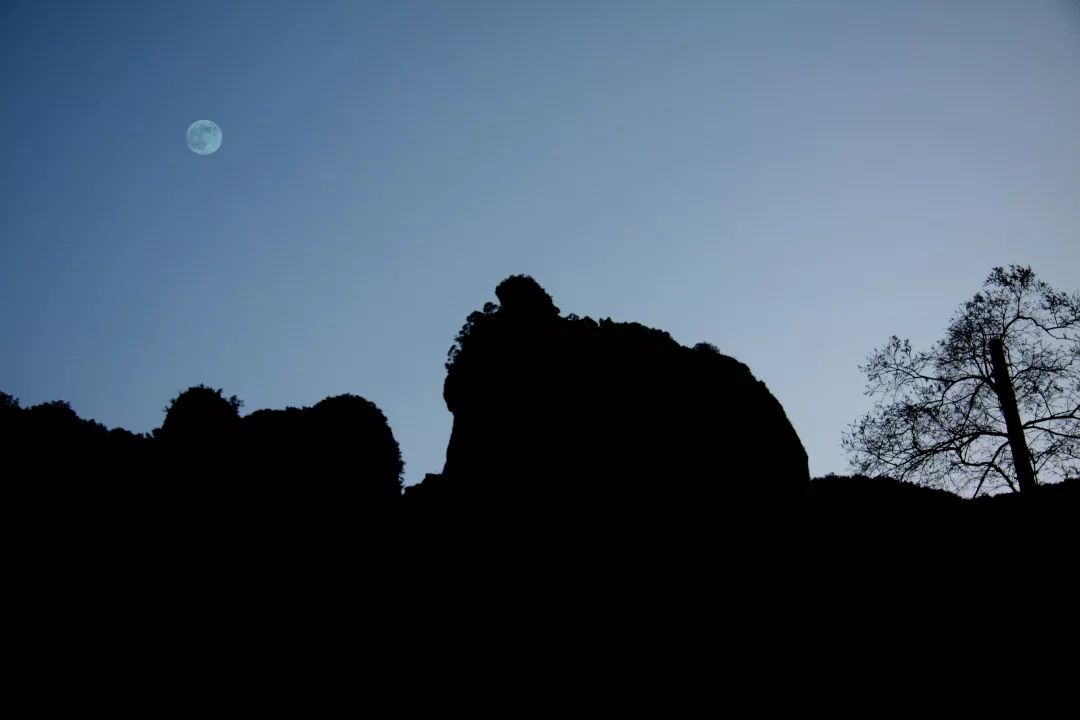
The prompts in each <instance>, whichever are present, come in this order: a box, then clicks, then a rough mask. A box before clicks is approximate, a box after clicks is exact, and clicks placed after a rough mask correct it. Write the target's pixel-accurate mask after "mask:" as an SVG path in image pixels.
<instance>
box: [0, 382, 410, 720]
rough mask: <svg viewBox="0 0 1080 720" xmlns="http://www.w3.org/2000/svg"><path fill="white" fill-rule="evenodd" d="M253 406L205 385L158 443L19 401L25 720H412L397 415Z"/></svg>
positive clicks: (56, 407) (179, 407)
mask: <svg viewBox="0 0 1080 720" xmlns="http://www.w3.org/2000/svg"><path fill="white" fill-rule="evenodd" d="M239 407H240V403H239V401H237V400H236V398H228V399H227V398H225V397H223V396H222V394H221V391H219V390H213V389H211V388H207V387H205V386H197V387H193V388H191V389H189V390H187V391H185V392H184V393H181V394H180V395H179V396H178V397H177V398H176V399H175V400H174V401H173V402H172V403H170V405H169V407H168V408H167V413H168V414H167V416H166V418H165V422H164V423H163V424H162V426H161V428H159V429H158V430H156V431H155V432H154V433H153V434H152V436H151V437H145V436H135V435H132V434H130V433H127V432H125V431H122V430H113V431H111V432H107V431H106V430H105V428H103V427H102V426H100V425H98V424H96V423H93V422H90V421H85V420H81V419H79V418H78V417H77V416H76V415H75V413H74V412H73V411H72V410H71V408H70V407H68V406H67V405H66V404H65V403H48V404H45V405H39V406H36V407H33V408H30V409H27V410H23V409H21V408H19V407H18V405H17V403H16V402H15V401H14V400H13V399H11V398H9V396H5V397H4V401H3V403H2V407H0V412H2V415H0V418H2V422H3V425H2V427H3V428H4V431H5V434H4V437H5V441H7V440H8V439H11V438H14V442H13V443H12V444H13V446H14V449H15V452H14V453H13V454H14V465H15V473H14V480H15V485H16V492H17V505H18V511H17V519H18V546H17V552H18V568H17V589H18V594H19V600H18V608H19V636H18V647H17V658H18V664H19V677H18V682H19V685H20V693H19V703H20V715H19V716H20V717H72V716H76V715H80V714H87V713H90V712H95V711H96V710H94V709H100V710H101V712H102V713H104V714H107V715H109V716H110V717H140V718H145V717H148V716H150V717H174V716H175V717H185V718H186V717H192V718H194V717H200V718H202V717H210V718H214V717H221V718H226V717H228V718H234V717H238V716H240V717H247V716H259V717H307V716H319V717H356V716H366V717H396V716H398V714H399V710H398V705H399V696H400V691H399V687H398V682H399V677H400V670H399V664H400V663H399V653H400V647H401V642H400V638H399V630H398V629H399V626H400V622H399V607H400V596H399V566H400V563H399V557H398V541H399V537H400V529H399V524H398V522H399V521H398V516H399V515H398V513H399V496H400V493H401V485H400V478H401V472H402V462H401V456H400V453H399V451H398V447H397V443H396V442H395V441H394V438H393V436H392V434H391V433H390V429H389V427H388V426H387V424H386V419H385V417H384V416H383V414H382V413H381V412H380V411H379V410H378V409H377V408H376V407H375V406H374V405H372V404H371V403H369V402H368V401H366V400H364V399H362V398H359V397H355V396H348V395H342V396H338V397H334V398H328V399H326V400H323V401H322V402H320V403H318V404H317V405H315V406H314V407H313V408H306V409H295V408H290V409H288V410H284V411H259V412H257V413H253V414H252V415H250V416H248V417H246V418H242V419H241V418H240V417H239V415H238V409H239ZM5 457H10V456H5Z"/></svg>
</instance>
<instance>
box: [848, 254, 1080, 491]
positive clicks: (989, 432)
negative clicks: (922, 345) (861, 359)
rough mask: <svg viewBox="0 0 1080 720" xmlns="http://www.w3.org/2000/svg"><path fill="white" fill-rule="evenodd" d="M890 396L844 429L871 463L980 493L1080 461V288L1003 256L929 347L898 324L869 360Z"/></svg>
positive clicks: (874, 383)
mask: <svg viewBox="0 0 1080 720" xmlns="http://www.w3.org/2000/svg"><path fill="white" fill-rule="evenodd" d="M860 369H861V370H863V371H864V372H865V373H866V377H867V392H866V394H868V395H879V396H882V401H881V402H880V403H879V404H878V405H877V406H876V407H875V408H874V409H873V410H872V411H871V412H869V413H867V414H866V415H865V416H863V417H862V418H860V419H859V420H858V421H857V422H855V423H853V424H852V425H851V426H850V428H849V429H848V431H847V432H845V434H844V437H843V446H844V448H845V450H847V451H848V453H849V455H850V457H851V464H852V466H853V468H854V469H856V470H857V471H858V472H860V473H867V474H878V473H885V474H889V475H892V476H894V477H896V478H897V479H899V480H912V481H915V482H918V483H920V484H924V485H928V486H931V487H939V488H943V489H949V490H953V491H955V492H958V493H961V494H965V493H969V492H970V494H971V496H972V497H975V496H977V495H978V494H979V493H980V492H983V491H984V490H985V491H993V490H1001V489H1005V488H1008V489H1010V490H1014V491H1016V490H1029V489H1031V488H1032V487H1034V486H1035V485H1036V483H1037V482H1039V481H1040V480H1041V481H1044V482H1045V481H1047V480H1049V479H1051V478H1054V479H1059V480H1060V479H1062V478H1064V477H1065V476H1066V475H1068V474H1069V473H1075V472H1076V471H1077V469H1078V468H1080V293H1074V294H1073V295H1071V296H1070V295H1067V294H1065V293H1062V292H1058V291H1055V290H1053V289H1052V288H1051V287H1050V286H1049V285H1047V284H1046V283H1045V282H1043V281H1041V280H1038V279H1037V278H1036V276H1035V273H1034V272H1032V270H1031V268H1029V267H1022V266H1017V265H1010V266H1009V268H1008V269H1007V270H1006V269H1005V268H1002V267H996V268H994V270H993V271H992V272H991V273H990V275H989V277H987V279H986V282H985V283H984V285H983V290H982V291H981V292H979V293H976V294H975V297H974V298H972V299H971V300H969V301H968V302H966V303H965V304H964V306H963V308H962V309H960V310H959V311H958V312H957V313H956V314H955V315H954V316H953V318H952V320H951V321H950V323H949V326H948V330H947V336H946V337H945V339H944V340H939V341H938V342H937V344H936V345H935V346H934V347H933V348H932V349H931V350H929V351H925V352H918V353H915V352H912V349H911V344H910V342H909V341H908V340H901V339H900V338H898V337H896V336H895V335H894V336H893V337H892V338H890V340H889V342H888V343H886V345H885V346H884V347H883V348H882V349H880V350H876V351H874V353H873V354H871V356H870V358H869V360H868V362H867V364H866V365H865V366H861V367H860Z"/></svg>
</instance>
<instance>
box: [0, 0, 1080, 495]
mask: <svg viewBox="0 0 1080 720" xmlns="http://www.w3.org/2000/svg"><path fill="white" fill-rule="evenodd" d="M0 97H2V98H3V100H2V102H0V137H2V138H3V139H4V152H3V161H2V162H0V197H2V198H3V200H2V201H0V332H2V343H3V344H2V352H0V389H2V390H4V391H6V392H9V393H12V394H14V395H16V396H17V397H19V398H20V399H21V401H22V402H23V404H24V405H28V404H35V403H38V402H43V401H46V400H54V399H65V400H68V401H69V402H71V404H72V406H73V407H74V408H75V409H76V411H78V412H79V414H80V415H82V416H84V417H91V418H94V419H97V420H99V421H100V422H103V423H105V424H106V425H107V426H109V427H113V426H122V427H126V428H128V429H130V430H133V431H136V432H143V431H148V430H150V429H151V428H153V427H156V426H158V425H159V424H160V423H161V421H162V419H163V412H162V408H163V406H164V405H165V404H166V403H167V402H168V401H169V400H170V399H171V398H172V397H175V396H176V394H177V393H178V392H179V391H181V390H182V389H184V388H186V387H188V386H190V385H193V384H197V383H200V382H205V383H207V384H210V385H213V386H215V387H222V388H224V390H225V392H226V394H234V393H235V394H236V395H238V396H239V397H240V398H242V399H243V400H244V401H245V403H246V405H245V408H244V411H245V412H248V411H253V410H256V409H259V408H264V407H271V408H280V407H285V406H287V405H296V406H299V405H311V404H313V403H315V402H317V401H318V400H320V399H321V398H323V397H325V396H327V395H331V394H338V393H343V392H351V393H357V394H360V395H363V396H364V397H366V398H368V399H370V400H372V401H373V402H375V403H376V404H377V405H378V406H379V407H380V408H382V410H383V411H384V412H385V413H386V415H387V417H388V418H389V420H390V424H391V427H392V428H393V431H394V435H395V436H396V437H397V439H398V441H399V443H400V444H401V447H402V452H403V454H404V456H405V460H406V463H407V466H406V481H407V482H416V481H418V480H420V479H421V478H422V477H423V475H424V473H426V472H437V471H438V470H440V469H441V467H442V463H443V457H444V453H445V449H446V443H447V440H448V439H449V432H450V424H451V416H450V414H449V412H447V410H446V407H445V405H444V404H443V400H442V381H443V377H444V370H443V362H444V361H445V358H446V351H447V349H448V348H449V346H450V344H451V342H452V341H453V338H454V335H455V334H456V332H457V331H458V329H459V328H460V327H461V325H462V323H463V322H464V319H465V316H466V315H467V314H468V313H469V312H470V311H472V310H474V309H479V308H480V307H481V306H482V305H483V304H484V303H485V302H486V301H488V300H494V299H495V298H494V293H493V290H494V288H495V285H496V284H497V283H498V282H499V281H500V280H501V279H502V278H504V277H505V276H507V275H509V274H512V273H528V274H531V275H532V276H534V277H535V278H536V279H537V280H538V281H539V282H540V283H541V285H543V286H544V287H545V288H546V289H547V290H548V292H550V293H551V294H552V296H553V297H554V299H555V302H556V304H557V305H558V306H559V307H560V308H562V310H563V312H564V313H565V312H575V313H577V314H579V315H589V316H592V317H594V318H601V317H611V318H613V319H615V320H622V321H638V322H641V323H643V324H646V325H650V326H653V327H657V328H661V329H664V330H667V331H668V332H670V333H671V334H672V336H673V337H674V338H675V339H676V340H678V341H679V342H681V343H683V344H694V343H696V342H699V341H703V340H706V341H710V342H712V343H714V344H715V345H717V346H718V347H719V348H720V349H721V350H722V351H723V352H725V353H727V354H729V355H732V356H734V357H736V358H738V359H739V360H742V361H743V362H746V363H747V364H748V365H749V366H750V367H751V369H752V370H753V371H754V373H755V374H756V375H757V376H758V377H759V378H760V379H762V380H764V381H765V382H766V383H767V384H768V386H769V388H770V389H771V390H772V392H773V393H774V394H775V395H776V396H777V397H778V398H779V399H780V401H781V403H783V405H784V407H785V409H786V410H787V413H788V416H789V418H790V419H791V421H792V423H793V424H794V426H795V428H796V430H797V431H798V432H799V434H800V436H801V437H802V440H803V443H804V444H805V446H806V448H807V452H808V453H809V455H810V468H811V472H812V473H813V474H815V475H820V474H824V473H826V472H829V471H835V472H844V471H846V470H847V463H846V460H845V458H844V455H843V453H842V452H841V450H840V447H839V443H840V433H841V431H842V430H843V429H844V427H845V426H846V425H847V424H848V423H850V422H851V421H853V420H854V419H855V418H856V417H857V416H858V415H860V414H861V413H863V412H865V411H866V410H867V409H869V407H870V403H871V400H870V399H869V398H867V397H864V395H863V377H862V375H861V373H860V372H859V370H858V367H857V366H858V365H859V364H860V363H861V362H862V361H863V360H864V359H865V358H866V356H867V355H868V354H869V353H870V351H871V350H873V349H874V348H875V347H878V346H880V345H881V344H882V343H883V342H884V341H885V340H886V338H887V337H888V336H889V335H891V334H894V333H895V334H898V335H900V336H902V337H909V338H911V340H912V342H913V344H915V345H917V346H918V347H920V348H922V347H926V346H928V345H929V344H930V343H931V342H933V341H934V340H936V339H938V338H940V337H942V335H943V330H944V328H945V326H946V324H947V322H948V319H949V317H950V315H951V314H952V312H953V311H954V310H955V309H956V308H957V306H959V305H960V304H961V303H962V302H963V301H964V300H966V299H968V298H970V297H971V296H972V295H973V294H974V293H975V292H976V291H977V290H978V289H979V287H980V285H981V283H982V281H983V279H984V278H985V277H986V275H987V274H988V273H989V271H990V269H991V268H992V267H993V266H994V265H1005V264H1008V263H1021V264H1030V265H1031V266H1032V267H1033V268H1034V269H1035V271H1036V272H1037V273H1038V274H1039V275H1040V276H1041V277H1042V278H1043V279H1045V280H1047V281H1048V282H1049V283H1050V284H1051V285H1053V286H1054V287H1055V288H1057V289H1059V290H1066V291H1070V292H1071V291H1073V290H1076V289H1078V288H1080V7H1078V5H1077V3H1075V2H1070V1H1069V0H968V1H962V0H921V1H920V0H903V1H902V2H901V1H899V0H898V1H896V2H873V1H871V0H847V1H841V0H832V1H830V0H819V1H816V2H797V1H796V0H790V1H785V2H782V1H779V0H746V1H745V2H720V1H719V0H712V1H706V2H694V3H688V2H686V3H684V2H660V1H656V2H649V3H632V2H626V1H619V2H589V1H587V0H586V1H584V2H583V1H581V0H576V1H573V2H535V1H532V0H529V1H526V2H509V1H506V2H485V3H479V2H464V1H461V2H407V1H405V0H393V1H391V2H385V3H383V2H380V3H363V2H345V1H341V2H318V1H317V0H307V1H305V2H298V1H294V2H288V3H285V2H273V1H271V0H258V1H257V2H228V1H224V0H216V1H214V2H204V1H203V0H189V1H188V2H184V3H178V2H169V3H164V2H137V1H136V0H131V1H130V2H112V1H109V0H96V1H95V2H81V1H78V2H76V1H73V2H64V3H60V2H50V1H48V0H22V1H18V0H16V1H15V2H12V0H0ZM202 118H208V119H211V120H214V121H216V122H217V123H218V124H220V126H221V128H222V130H223V133H224V143H223V145H222V147H221V150H220V151H219V152H217V153H216V154H214V155H211V156H206V157H200V156H197V155H195V154H194V153H192V152H191V151H190V150H189V149H188V148H187V146H186V145H185V131H186V129H187V127H188V125H189V124H190V123H191V122H193V121H194V120H198V119H202ZM766 461H767V458H763V462H766Z"/></svg>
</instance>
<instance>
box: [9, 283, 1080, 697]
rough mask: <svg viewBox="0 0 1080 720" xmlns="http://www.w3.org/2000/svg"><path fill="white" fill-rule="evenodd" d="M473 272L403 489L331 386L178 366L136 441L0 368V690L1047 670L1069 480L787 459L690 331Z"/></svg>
mask: <svg viewBox="0 0 1080 720" xmlns="http://www.w3.org/2000/svg"><path fill="white" fill-rule="evenodd" d="M496 297H497V298H498V300H499V303H498V304H496V303H491V302H489V303H487V304H486V305H484V306H483V309H482V310H481V311H477V312H474V313H472V314H470V315H469V316H468V318H467V321H466V323H465V325H464V326H463V328H462V329H461V332H460V333H459V334H458V336H457V340H456V343H455V345H454V346H453V347H452V348H451V350H450V353H449V356H448V360H447V376H446V381H445V384H444V398H445V401H446V403H447V407H448V408H449V409H450V411H451V412H452V413H453V415H454V424H453V430H452V433H451V437H450V441H449V445H448V447H447V453H446V463H445V466H444V468H443V469H442V472H441V473H438V474H428V475H427V476H426V477H425V479H424V481H423V482H422V483H420V484H419V485H416V486H413V487H409V488H406V489H404V491H402V487H401V474H402V469H403V464H402V460H401V454H400V452H399V450H398V446H397V442H396V441H395V440H394V437H393V434H392V433H391V430H390V428H389V426H388V425H387V422H386V418H385V417H384V415H383V414H382V413H381V412H380V411H379V410H378V408H376V407H375V406H374V405H372V404H371V403H370V402H368V401H366V400H364V399H363V398H360V397H357V396H354V395H339V396H336V397H331V398H327V399H325V400H323V401H321V402H319V403H317V404H316V405H314V406H313V407H309V408H286V409H284V410H259V411H257V412H254V413H251V414H249V415H247V416H243V417H242V416H241V415H240V409H241V407H242V403H241V402H240V401H239V400H238V399H237V398H236V397H235V396H234V397H226V396H224V394H223V393H222V391H221V390H217V389H214V388H209V387H206V386H202V385H200V386H196V387H192V388H190V389H188V390H186V391H184V392H183V393H180V394H179V395H178V396H177V397H176V398H175V399H174V400H173V401H172V402H170V404H169V406H168V407H167V408H166V417H165V420H164V422H163V423H162V426H161V427H160V428H158V429H157V430H155V431H154V432H153V433H151V434H150V435H146V436H144V435H133V434H131V433H128V432H126V431H124V430H111V431H109V430H106V428H104V427H103V426H101V425H100V424H98V423H95V422H93V421H89V420H83V419H81V418H79V417H78V416H77V415H76V414H75V412H74V411H73V410H72V409H71V408H70V407H69V406H68V405H67V404H66V403H63V402H54V403H46V404H43V405H38V406H35V407H31V408H23V407H21V406H20V405H19V403H18V401H17V400H15V399H14V398H12V397H11V396H9V395H5V394H0V431H2V434H0V443H2V445H0V449H2V450H3V455H2V457H3V463H4V465H3V467H4V468H5V470H8V471H12V470H13V473H12V474H11V475H10V477H11V478H12V479H13V482H11V489H10V490H9V492H10V493H12V494H13V495H14V499H15V503H14V505H15V507H16V518H15V519H16V525H17V528H16V542H17V545H16V546H15V547H16V550H17V557H16V560H15V565H16V587H17V593H18V595H17V613H18V625H17V642H16V658H17V663H18V683H19V695H18V703H19V712H18V716H19V717H73V716H81V715H86V714H88V713H97V712H99V711H100V713H101V714H105V715H108V716H109V717H132V718H134V717H139V718H145V717H182V718H188V717H198V718H205V717H209V718H215V717H221V718H225V717H229V718H233V717H289V718H295V717H374V718H394V717H406V718H440V717H470V718H495V717H498V718H504V717H514V718H532V717H536V718H539V717H545V718H546V717H564V716H565V717H649V718H654V717H655V718H662V717H673V716H687V717H690V716H692V717H698V716H734V717H744V716H752V717H819V716H820V717H841V718H855V717H858V718H864V717H878V718H882V717H883V718H890V717H895V718H916V717H957V716H959V717H966V716H973V715H977V714H980V713H983V712H987V711H989V710H991V709H993V710H997V711H1001V710H1003V709H1007V710H1011V712H1012V713H1013V714H1015V715H1017V716H1023V717H1038V716H1044V715H1046V714H1048V713H1049V710H1045V711H1043V710H1042V709H1040V708H1039V707H1038V700H1039V698H1040V697H1042V698H1045V699H1046V700H1047V702H1049V701H1050V700H1052V699H1053V698H1054V692H1052V690H1053V689H1054V688H1062V689H1066V688H1069V687H1071V681H1072V678H1071V669H1072V665H1070V664H1069V662H1068V660H1067V659H1066V660H1064V661H1062V660H1058V659H1056V658H1054V657H1053V656H1052V649H1053V648H1054V647H1056V646H1060V647H1061V648H1064V649H1069V648H1073V647H1076V646H1077V643H1078V642H1080V632H1078V629H1077V623H1076V621H1075V620H1074V619H1073V618H1074V617H1075V607H1076V601H1077V599H1078V598H1077V593H1076V590H1075V589H1073V586H1074V583H1073V578H1072V576H1071V573H1070V572H1069V570H1070V569H1071V567H1072V565H1073V564H1074V563H1075V552H1074V551H1075V549H1076V542H1075V533H1076V531H1075V527H1076V525H1075V518H1076V508H1077V507H1078V504H1080V484H1078V483H1080V481H1078V480H1077V479H1072V480H1067V481H1065V482H1062V483H1057V484H1041V485H1038V486H1036V487H1035V488H1034V489H1031V490H1030V491H1026V492H1024V493H1022V494H1015V495H996V496H992V497H980V498H978V499H976V500H966V499H962V498H960V497H958V496H957V495H953V494H951V493H947V492H944V491H941V490H934V489H930V488H927V487H923V486H919V485H913V484H911V483H908V482H900V481H897V480H894V479H891V478H888V477H873V478H872V477H866V476H854V477H839V476H835V475H830V476H827V477H824V478H818V479H815V480H810V478H809V474H808V471H807V457H806V453H805V451H804V449H803V446H802V444H801V442H800V441H799V438H798V435H797V434H796V433H795V430H794V429H793V428H792V426H791V424H790V423H789V421H788V419H787V417H786V415H785V413H784V410H783V408H782V407H781V405H780V403H779V402H778V401H777V400H776V398H774V397H773V396H772V394H771V393H770V392H769V390H768V389H767V388H766V387H765V385H764V384H763V383H762V382H761V381H759V380H757V379H756V378H755V377H754V376H753V374H752V373H751V372H750V370H749V369H748V368H747V367H746V366H745V365H743V364H742V363H739V362H738V361H736V360H734V359H732V358H730V357H728V356H725V355H723V354H721V353H720V352H719V351H718V349H717V348H716V346H714V345H712V344H710V343H704V342H703V343H699V344H697V345H695V346H694V347H692V348H688V347H683V346H680V345H679V344H678V343H676V342H675V341H674V340H672V338H671V337H670V336H669V335H668V334H667V333H664V332H662V331H658V330H653V329H650V328H646V327H643V326H641V325H638V324H635V323H619V322H613V321H611V320H610V319H604V320H600V321H594V320H592V319H590V318H587V317H585V318H581V317H578V316H576V315H573V314H569V315H566V316H562V315H561V314H560V310H559V309H558V308H557V307H556V306H555V304H554V302H553V301H552V298H551V297H550V296H549V295H548V293H546V292H545V291H544V290H543V289H542V288H541V287H540V286H539V285H538V284H537V283H536V282H535V281H534V280H532V279H531V278H529V277H527V276H523V275H518V276H512V277H510V278H507V279H506V280H505V281H503V282H502V283H501V284H500V285H499V286H498V287H497V288H496ZM6 477H9V476H8V475H7V474H6V473H5V478H6ZM1036 689H1037V690H1036Z"/></svg>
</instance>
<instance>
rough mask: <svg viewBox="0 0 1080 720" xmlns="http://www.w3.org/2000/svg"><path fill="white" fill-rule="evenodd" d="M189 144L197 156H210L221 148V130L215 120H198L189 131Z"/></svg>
mask: <svg viewBox="0 0 1080 720" xmlns="http://www.w3.org/2000/svg"><path fill="white" fill-rule="evenodd" d="M187 144H188V147H189V148H191V151H192V152H193V153H195V154H197V155H209V154H210V153H213V152H217V149H218V148H219V147H221V128H219V127H218V124H217V123H216V122H214V121H213V120H196V121H195V122H193V123H191V125H190V126H189V127H188V129H187Z"/></svg>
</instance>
